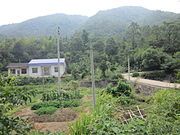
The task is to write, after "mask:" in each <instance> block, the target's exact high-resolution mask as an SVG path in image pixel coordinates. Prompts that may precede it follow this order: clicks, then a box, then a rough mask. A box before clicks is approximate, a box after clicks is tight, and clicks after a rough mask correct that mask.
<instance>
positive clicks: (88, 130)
mask: <svg viewBox="0 0 180 135" xmlns="http://www.w3.org/2000/svg"><path fill="white" fill-rule="evenodd" d="M116 102H117V100H116V98H113V97H112V95H109V94H107V93H105V92H103V93H101V94H100V95H98V98H97V102H96V107H95V109H94V110H93V112H92V113H91V114H88V115H87V114H83V115H82V116H81V117H80V118H79V119H78V120H77V121H76V122H74V123H73V124H72V126H71V127H70V134H72V135H89V134H92V133H95V134H96V132H95V131H97V133H98V134H99V133H100V132H98V131H100V130H99V128H98V127H101V129H102V130H104V129H105V128H103V127H104V124H105V123H103V122H101V121H102V120H101V119H102V118H104V119H103V120H105V119H106V118H108V119H109V120H110V119H111V114H112V111H113V109H114V107H115V105H116ZM102 123H103V124H102ZM99 124H102V125H99ZM109 124H111V123H109ZM109 124H108V122H107V124H106V126H108V125H109ZM95 126H96V127H95ZM109 126H110V125H109ZM93 128H96V129H95V130H93ZM108 129H109V128H108ZM103 133H104V132H103ZM109 133H110V132H109ZM104 134H105V133H104Z"/></svg>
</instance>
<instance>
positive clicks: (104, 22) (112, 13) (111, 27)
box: [83, 6, 180, 35]
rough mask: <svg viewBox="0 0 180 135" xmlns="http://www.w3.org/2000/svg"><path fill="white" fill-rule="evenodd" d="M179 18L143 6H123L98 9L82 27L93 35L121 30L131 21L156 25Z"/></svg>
mask: <svg viewBox="0 0 180 135" xmlns="http://www.w3.org/2000/svg"><path fill="white" fill-rule="evenodd" d="M177 18H180V14H175V13H172V12H163V11H154V10H148V9H145V8H143V7H134V6H125V7H120V8H115V9H110V10H106V11H99V12H98V13H97V14H96V15H94V16H92V17H91V18H89V19H88V21H87V22H86V23H85V24H84V26H83V29H86V30H87V31H89V32H91V33H93V34H95V35H113V34H117V33H118V34H119V33H120V32H123V31H124V30H125V29H126V28H127V26H129V25H130V23H131V22H136V23H138V24H139V25H140V26H142V25H151V26H152V25H158V24H161V23H162V22H164V21H173V20H176V19H177Z"/></svg>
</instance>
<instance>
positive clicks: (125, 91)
mask: <svg viewBox="0 0 180 135" xmlns="http://www.w3.org/2000/svg"><path fill="white" fill-rule="evenodd" d="M107 92H108V93H110V94H112V95H113V96H123V95H124V96H130V94H131V87H130V86H129V85H128V84H126V83H125V82H122V81H119V83H118V85H117V86H116V87H113V86H112V84H110V85H109V86H108V87H107Z"/></svg>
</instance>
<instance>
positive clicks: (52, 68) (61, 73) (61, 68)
mask: <svg viewBox="0 0 180 135" xmlns="http://www.w3.org/2000/svg"><path fill="white" fill-rule="evenodd" d="M54 67H58V65H52V66H50V76H55V77H58V72H55V71H54ZM32 68H37V69H38V73H32ZM65 68H66V65H65V64H60V76H62V75H63V74H64V73H65ZM29 76H31V77H42V66H29Z"/></svg>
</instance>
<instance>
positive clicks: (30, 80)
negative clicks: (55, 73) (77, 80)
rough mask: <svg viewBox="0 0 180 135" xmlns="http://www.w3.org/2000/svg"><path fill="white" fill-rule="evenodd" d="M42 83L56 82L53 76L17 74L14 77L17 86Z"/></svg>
mask: <svg viewBox="0 0 180 135" xmlns="http://www.w3.org/2000/svg"><path fill="white" fill-rule="evenodd" d="M43 82H44V83H54V82H56V78H55V77H44V78H43V77H36V78H35V77H26V76H25V77H22V76H18V77H16V85H17V86H23V85H29V84H33V85H42V84H43Z"/></svg>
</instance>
